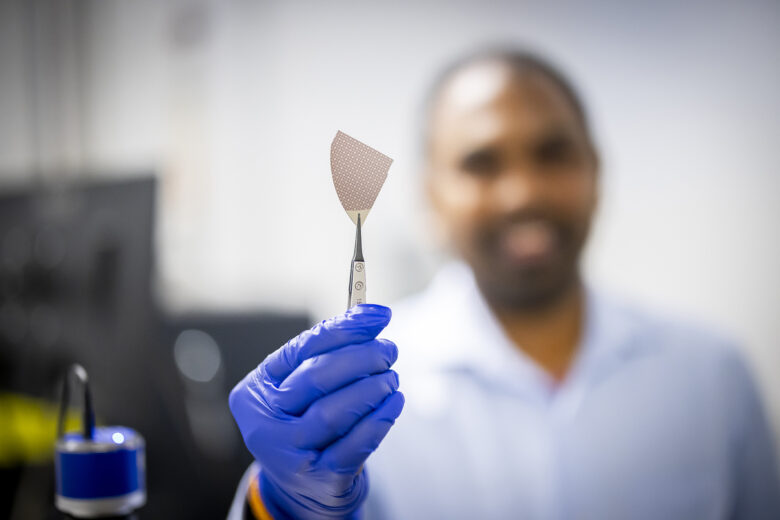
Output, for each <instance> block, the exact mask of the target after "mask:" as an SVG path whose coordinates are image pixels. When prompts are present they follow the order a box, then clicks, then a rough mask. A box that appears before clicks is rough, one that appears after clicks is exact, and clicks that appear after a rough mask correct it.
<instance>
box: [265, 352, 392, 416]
mask: <svg viewBox="0 0 780 520" xmlns="http://www.w3.org/2000/svg"><path fill="white" fill-rule="evenodd" d="M397 358H398V347H396V346H395V343H393V342H392V341H390V340H386V339H375V340H371V341H368V342H366V343H359V344H356V345H347V346H346V347H342V348H340V349H337V350H331V351H330V352H326V353H325V354H320V355H318V356H314V357H310V358H309V359H306V360H304V361H303V362H302V363H301V364H300V365H299V366H298V368H296V369H295V370H294V371H293V372H292V374H290V375H289V376H287V378H286V379H285V380H284V381H283V382H282V383H281V384H280V385H279V387H278V388H277V389H272V390H271V392H270V395H269V398H270V399H269V400H270V404H271V405H272V406H274V407H276V408H277V409H279V410H281V411H283V412H284V413H287V414H290V415H300V414H301V413H303V412H304V410H306V408H307V407H308V406H309V405H310V404H311V403H313V402H314V401H315V400H317V399H319V398H320V397H322V396H323V395H327V394H329V393H331V392H333V391H335V390H338V389H339V388H341V387H343V386H346V385H348V384H350V383H352V382H353V381H355V380H357V379H362V378H364V377H366V376H369V375H371V374H377V373H379V372H384V371H385V370H387V369H388V368H390V367H391V366H392V364H393V363H395V360H396V359H397Z"/></svg>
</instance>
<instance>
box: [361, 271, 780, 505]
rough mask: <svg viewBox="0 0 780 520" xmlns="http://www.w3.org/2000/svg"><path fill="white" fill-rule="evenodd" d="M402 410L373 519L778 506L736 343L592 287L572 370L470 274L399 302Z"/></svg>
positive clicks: (376, 463) (394, 331)
mask: <svg viewBox="0 0 780 520" xmlns="http://www.w3.org/2000/svg"><path fill="white" fill-rule="evenodd" d="M383 336H384V337H387V338H389V339H392V340H393V341H395V342H396V343H397V344H398V348H399V351H400V355H399V360H398V362H397V363H396V369H397V371H398V373H399V374H400V380H401V390H402V391H403V392H404V394H405V395H406V403H407V404H406V407H405V409H404V411H403V413H402V415H401V417H400V418H399V419H398V420H397V421H396V424H395V426H394V427H393V428H392V429H391V431H390V433H389V434H388V436H387V437H386V438H385V440H384V442H383V443H382V445H381V446H380V447H379V449H378V450H377V451H376V452H375V453H374V454H373V455H372V456H371V458H369V460H368V462H367V468H368V474H369V478H370V482H371V492H370V495H369V499H368V502H367V504H366V508H365V512H366V517H367V518H368V519H370V520H377V519H382V520H396V519H404V520H413V519H432V518H447V519H453V520H454V519H474V518H479V519H515V518H517V519H521V518H522V519H544V520H547V519H555V520H558V519H560V520H563V519H580V518H581V519H593V520H604V519H654V520H657V519H665V520H674V519H680V520H691V519H759V518H761V519H763V518H767V519H775V520H777V519H780V483H778V474H777V464H776V461H775V458H774V454H773V445H772V438H771V435H770V432H769V428H768V425H767V421H766V418H765V416H764V413H763V410H762V407H761V403H760V400H759V398H758V395H757V393H756V389H755V386H754V383H753V380H752V378H751V376H750V374H749V372H748V370H747V369H746V366H745V364H744V362H743V361H742V358H741V357H740V355H739V353H738V352H737V350H735V349H734V348H732V347H730V346H729V345H727V344H726V343H724V342H723V341H722V340H720V339H718V338H717V337H714V336H712V335H709V334H707V333H705V332H702V331H700V330H696V329H695V328H692V327H689V326H685V325H682V324H680V323H675V322H672V321H669V320H663V319H660V318H657V317H653V316H650V315H648V314H646V313H641V312H638V311H636V310H634V309H631V308H629V307H627V306H624V305H620V304H617V303H616V302H614V301H611V300H609V299H608V298H606V297H604V296H602V295H599V294H596V293H594V292H592V291H591V292H590V293H589V295H588V300H587V305H586V325H585V333H584V337H583V340H582V343H581V345H580V349H579V354H578V357H577V358H576V360H575V362H574V364H573V365H572V367H571V369H570V372H569V373H568V374H567V376H566V378H565V380H564V381H563V382H562V383H560V384H556V383H554V382H553V381H552V380H551V379H550V378H549V376H548V375H547V374H546V373H545V372H544V371H543V370H542V369H541V368H540V367H539V366H538V365H536V364H535V363H534V362H533V361H532V360H531V359H530V358H528V357H527V356H525V355H524V354H523V352H522V351H521V350H520V349H518V348H516V347H515V346H514V345H513V344H512V343H511V342H510V340H509V339H508V338H507V337H506V336H505V335H504V333H503V331H502V329H501V328H500V326H499V324H498V323H497V321H496V320H495V318H494V317H493V315H492V314H491V313H490V311H489V310H488V307H487V305H486V304H485V302H484V300H483V299H482V297H481V295H480V293H479V291H478V289H477V287H476V284H475V282H474V279H473V275H472V273H471V271H470V270H469V269H468V268H467V267H466V266H465V265H463V264H452V265H450V266H448V267H446V268H445V269H444V270H443V271H442V272H441V273H440V274H439V275H438V276H437V278H436V279H435V280H434V281H433V283H432V284H431V286H430V287H429V288H428V289H427V290H426V291H424V292H423V293H421V294H420V295H418V296H415V297H413V298H411V299H410V300H407V301H406V302H404V303H402V304H400V305H396V306H394V307H393V319H392V321H391V323H390V326H389V327H388V328H387V330H386V331H385V332H384V333H383Z"/></svg>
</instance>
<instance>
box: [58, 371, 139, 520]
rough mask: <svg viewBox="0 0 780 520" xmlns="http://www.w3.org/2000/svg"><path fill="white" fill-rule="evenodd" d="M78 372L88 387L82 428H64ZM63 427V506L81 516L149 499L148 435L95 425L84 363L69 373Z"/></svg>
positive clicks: (121, 511) (117, 512) (110, 512)
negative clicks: (145, 438)
mask: <svg viewBox="0 0 780 520" xmlns="http://www.w3.org/2000/svg"><path fill="white" fill-rule="evenodd" d="M68 376H71V377H70V378H69V377H68ZM73 378H75V379H76V380H77V381H78V382H79V383H80V384H81V386H82V389H83V395H84V401H83V404H84V409H83V418H82V431H81V432H68V433H63V431H64V423H65V416H66V414H67V408H68V401H69V399H68V397H69V394H70V391H69V383H70V381H71V380H72V379H73ZM58 431H59V434H58V439H57V444H56V447H55V460H54V464H55V472H56V481H57V490H56V495H55V505H56V507H57V509H58V510H60V511H61V512H63V513H65V514H66V515H69V516H71V517H75V518H99V517H106V516H110V517H114V518H116V517H122V516H126V515H130V514H131V513H133V512H134V511H135V510H137V509H139V508H140V507H142V506H143V505H144V504H145V503H146V455H145V443H144V439H143V437H141V435H140V434H138V432H136V431H135V430H133V429H131V428H125V427H124V426H102V427H95V418H94V414H93V412H92V398H91V395H90V392H89V383H88V380H87V373H86V371H85V370H84V368H83V367H81V366H80V365H73V367H71V369H70V371H69V373H68V375H67V376H66V377H65V380H64V384H63V392H62V408H61V409H60V421H59V426H58Z"/></svg>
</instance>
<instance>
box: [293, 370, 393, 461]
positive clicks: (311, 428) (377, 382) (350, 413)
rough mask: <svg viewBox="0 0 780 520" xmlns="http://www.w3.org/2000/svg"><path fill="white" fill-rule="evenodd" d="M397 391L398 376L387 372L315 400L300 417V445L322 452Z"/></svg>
mask: <svg viewBox="0 0 780 520" xmlns="http://www.w3.org/2000/svg"><path fill="white" fill-rule="evenodd" d="M396 390H398V374H396V373H395V372H394V371H392V370H387V371H385V372H382V373H381V374H375V375H373V376H369V377H366V378H364V379H361V380H359V381H355V382H354V383H352V384H351V385H349V386H345V387H344V388H342V389H340V390H337V391H335V392H333V393H332V394H328V395H326V396H325V397H323V398H322V399H318V400H317V401H315V402H314V403H313V404H312V405H311V406H310V407H309V409H308V410H306V413H304V414H303V417H301V422H300V428H299V431H300V436H299V437H298V440H297V443H298V446H299V447H300V448H302V449H309V450H319V449H322V448H324V447H325V446H327V445H328V444H331V443H332V442H334V441H336V440H337V439H339V438H340V437H341V436H343V435H344V434H345V433H347V432H348V431H349V430H350V429H351V428H352V427H353V426H355V424H357V423H358V422H359V421H360V420H361V419H362V418H363V417H365V416H366V415H367V414H368V413H371V412H372V411H373V410H374V409H376V408H377V407H378V406H380V405H381V404H382V403H383V402H384V400H385V399H386V398H387V397H388V396H389V395H390V394H392V393H393V392H395V391H396Z"/></svg>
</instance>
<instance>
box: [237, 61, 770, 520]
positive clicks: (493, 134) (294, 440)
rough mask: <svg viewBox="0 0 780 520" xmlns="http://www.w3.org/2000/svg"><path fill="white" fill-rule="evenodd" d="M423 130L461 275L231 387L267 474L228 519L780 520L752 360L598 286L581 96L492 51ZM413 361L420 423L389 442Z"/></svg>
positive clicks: (410, 417)
mask: <svg viewBox="0 0 780 520" xmlns="http://www.w3.org/2000/svg"><path fill="white" fill-rule="evenodd" d="M428 116H429V117H428V131H427V136H426V138H427V151H426V154H427V178H426V183H427V190H428V194H429V197H430V200H431V203H432V206H433V208H434V210H435V213H436V215H437V217H438V220H439V224H440V228H441V230H442V232H443V233H444V234H445V236H446V237H447V238H448V242H449V244H450V245H451V246H452V248H453V250H454V252H455V254H456V255H457V256H458V257H460V259H462V261H459V262H455V263H453V264H451V265H448V266H446V267H445V268H444V269H443V270H442V271H441V272H440V273H439V275H438V276H437V277H436V278H435V280H434V281H433V282H432V284H431V285H430V287H429V288H428V289H427V290H425V291H424V292H423V293H422V294H420V295H417V296H415V297H412V298H411V299H409V300H407V301H406V302H403V303H402V304H400V305H397V306H395V307H394V317H393V319H392V322H390V310H389V309H387V308H385V307H382V306H377V305H364V306H358V307H355V308H354V309H352V310H351V311H349V312H347V313H346V314H345V315H342V316H339V317H336V318H334V319H332V320H327V321H324V322H322V323H321V324H319V325H318V326H317V327H315V328H314V329H312V330H311V331H307V332H304V333H303V334H302V335H300V336H298V337H297V338H294V339H293V340H291V341H290V342H289V343H288V344H286V345H285V346H283V347H282V348H281V349H279V350H278V351H277V352H275V353H274V354H272V355H271V356H269V357H268V358H267V359H266V360H265V361H264V362H263V363H262V364H261V365H260V366H259V367H258V368H257V370H255V371H254V372H252V373H250V374H249V375H248V376H247V378H245V379H244V381H242V382H241V383H239V384H238V385H237V386H236V388H235V389H234V391H233V393H232V394H231V402H230V404H231V409H232V411H233V414H234V416H235V418H236V421H237V423H238V425H239V427H240V429H241V431H242V434H243V435H244V439H245V441H246V444H247V447H248V448H249V449H250V450H251V451H252V453H253V454H254V455H255V458H256V460H257V463H256V465H254V466H253V468H251V469H250V471H249V472H248V473H247V475H246V477H245V479H244V482H242V485H241V487H240V489H239V494H238V495H237V500H236V503H235V504H234V507H233V509H232V512H231V515H232V516H231V518H240V517H241V515H246V516H247V517H252V516H255V517H258V518H275V519H279V518H357V517H361V516H362V517H366V518H382V519H404V520H406V519H415V518H425V519H430V518H448V519H460V518H463V519H465V518H480V519H501V518H530V519H567V518H587V519H623V518H642V519H644V518H647V519H660V518H663V519H693V518H696V519H731V518H739V519H759V518H780V498H779V497H778V493H779V488H780V485H779V484H778V475H777V467H776V462H775V459H774V455H773V448H772V441H771V436H770V433H769V429H768V427H767V423H766V420H765V417H764V415H763V412H762V409H761V404H760V402H759V398H758V396H757V394H756V390H755V387H754V384H753V382H752V380H751V377H750V375H749V373H748V371H747V369H746V367H745V365H744V363H743V361H742V360H741V358H740V356H739V355H738V353H737V351H736V350H735V349H734V348H732V347H731V346H730V345H727V344H725V343H724V342H722V341H721V340H719V339H718V338H716V337H714V336H711V335H709V334H707V333H706V332H702V331H699V330H696V329H695V328H693V327H689V326H686V325H684V324H680V323H677V322H674V321H669V320H666V319H662V318H659V317H655V316H652V315H649V314H647V313H643V312H640V311H638V310H635V309H633V308H631V307H628V306H625V305H621V304H619V303H617V302H615V301H612V300H611V299H609V298H607V297H605V296H604V295H602V294H600V293H598V292H596V291H594V290H592V289H589V288H587V287H586V286H585V285H584V284H583V281H582V279H581V277H580V271H579V265H578V264H579V257H580V253H581V251H582V247H583V245H584V243H585V239H586V236H587V233H588V228H589V225H590V221H591V217H592V215H593V212H594V209H595V207H596V202H597V184H598V157H597V154H596V151H595V149H594V146H593V142H592V140H591V137H590V134H589V130H588V124H587V121H586V117H585V113H584V111H583V109H582V106H581V104H580V101H579V99H578V97H577V96H576V94H575V93H574V91H573V89H572V88H571V87H570V86H569V84H568V83H567V82H566V81H565V80H564V79H563V78H562V77H561V75H560V74H559V73H558V72H557V71H555V70H554V69H553V68H552V67H550V66H549V65H548V64H546V63H545V62H543V61H542V60H540V59H539V58H536V57H534V56H530V55H527V54H524V53H520V52H488V53H482V54H479V55H476V56H472V57H469V58H467V59H465V60H463V61H461V62H459V63H457V64H456V65H455V66H453V67H452V68H450V69H449V70H448V71H446V73H445V74H444V75H443V77H442V78H441V79H440V81H439V82H438V83H437V85H436V87H435V89H434V91H433V96H432V98H431V101H430V109H429V114H428ZM388 324H389V326H388V327H387V329H386V330H385V331H384V334H383V335H384V336H386V337H387V338H390V339H392V342H390V341H388V340H386V339H375V338H376V337H377V335H378V334H379V333H380V332H381V331H382V329H383V328H384V327H385V326H386V325H388ZM395 344H397V345H398V348H396V347H395ZM399 350H400V351H401V353H402V354H401V361H399V363H398V365H397V373H400V374H401V375H402V379H403V385H404V392H405V394H406V397H407V404H406V408H405V410H404V411H403V417H401V420H400V421H398V424H397V425H396V426H395V427H394V428H393V429H392V432H391V433H390V435H389V436H387V438H386V439H384V437H385V435H386V434H387V433H388V431H389V430H390V427H391V425H392V424H393V422H394V420H395V419H396V418H397V417H398V416H399V415H400V414H401V409H402V407H403V406H404V398H403V396H402V395H401V394H400V392H398V377H397V374H396V372H394V371H393V370H391V369H390V367H391V366H392V365H393V363H394V362H395V360H396V357H397V355H398V351H399ZM383 439H384V442H382V441H383ZM380 442H382V447H381V449H379V450H378V451H377V452H376V453H375V454H374V455H373V456H372V457H371V458H370V459H369V460H368V462H367V463H366V464H365V467H364V462H365V460H366V458H367V457H368V455H369V454H371V453H372V452H373V451H374V450H375V449H376V448H377V447H378V446H379V444H380ZM369 477H370V479H371V486H370V491H369V484H368V479H369ZM245 497H246V498H245Z"/></svg>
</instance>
